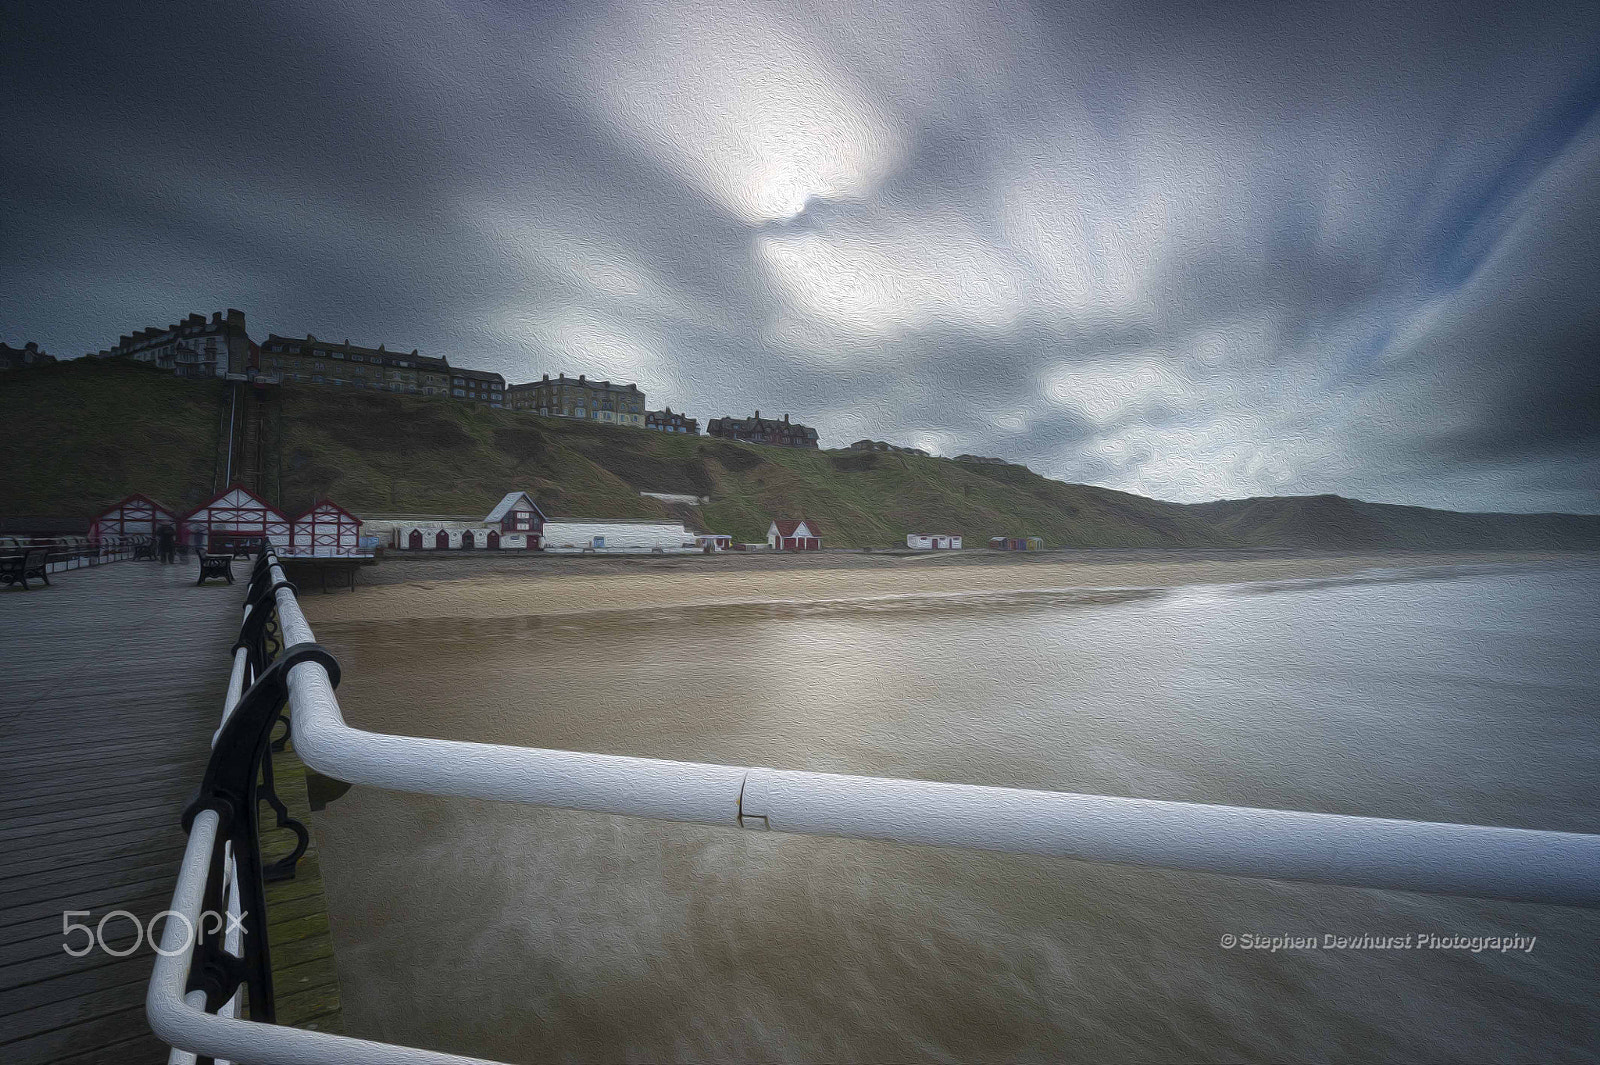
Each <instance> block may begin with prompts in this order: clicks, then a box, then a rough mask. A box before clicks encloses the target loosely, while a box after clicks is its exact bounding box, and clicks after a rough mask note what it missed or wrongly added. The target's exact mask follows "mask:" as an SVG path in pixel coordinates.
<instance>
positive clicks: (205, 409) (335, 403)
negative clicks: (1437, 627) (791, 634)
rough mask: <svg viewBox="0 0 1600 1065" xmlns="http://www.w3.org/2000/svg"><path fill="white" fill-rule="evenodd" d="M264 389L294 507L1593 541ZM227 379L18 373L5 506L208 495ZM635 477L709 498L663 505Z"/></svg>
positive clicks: (1542, 520) (1449, 520)
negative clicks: (513, 501) (501, 502)
mask: <svg viewBox="0 0 1600 1065" xmlns="http://www.w3.org/2000/svg"><path fill="white" fill-rule="evenodd" d="M268 395H269V396H270V397H271V398H270V399H269V400H268V402H269V404H270V405H271V407H272V408H273V409H272V410H271V412H270V414H271V417H270V421H271V423H272V424H273V425H274V426H279V425H281V432H282V442H281V446H280V447H279V449H278V450H279V454H278V455H277V456H275V457H276V459H277V460H278V461H269V463H268V465H269V483H268V485H267V490H266V494H267V495H268V497H269V499H271V498H272V497H273V496H274V495H280V496H281V497H280V498H277V499H276V500H274V501H275V502H276V503H277V504H278V505H279V506H280V507H281V508H282V509H284V510H286V511H288V512H291V513H294V512H298V511H299V510H300V509H302V508H304V507H305V506H307V505H309V504H310V503H312V502H313V501H315V500H316V499H318V498H320V497H323V496H327V497H330V498H332V499H334V500H336V501H338V502H340V503H342V504H344V505H345V506H347V507H349V508H350V509H351V510H353V511H355V512H356V513H357V514H360V513H362V512H368V513H371V512H383V511H399V512H416V513H460V514H482V513H485V512H487V510H488V509H489V507H490V506H491V505H492V504H493V503H494V502H495V501H497V500H498V499H499V498H500V497H501V495H503V494H504V493H505V492H507V491H509V490H511V489H525V490H527V491H528V492H530V493H532V494H533V495H534V497H535V498H536V499H538V501H539V503H540V505H541V506H542V507H543V508H544V510H545V512H546V513H547V514H549V515H551V516H552V517H632V518H666V517H669V516H670V517H676V518H682V519H684V520H686V521H687V522H688V523H689V524H690V525H691V526H693V527H695V528H698V529H701V530H704V531H715V532H724V533H730V534H732V535H733V536H734V537H735V538H736V539H739V540H748V541H760V540H764V539H765V538H766V530H767V524H768V522H769V521H770V520H771V519H772V518H774V517H791V518H797V517H804V518H809V519H812V520H814V521H815V522H816V523H817V524H818V525H819V526H820V527H821V529H822V532H823V537H824V541H825V543H827V544H829V545H831V546H836V547H862V546H872V547H887V546H892V545H903V544H904V543H905V535H906V533H908V532H923V533H935V532H937V533H954V534H958V535H961V536H964V537H966V538H967V540H968V543H969V544H974V545H976V544H980V543H982V542H983V541H984V540H986V539H987V538H988V537H990V536H996V535H1001V534H1005V535H1012V536H1041V537H1043V538H1044V540H1045V542H1046V544H1048V545H1049V546H1052V547H1209V546H1262V547H1312V548H1324V549H1332V550H1342V549H1358V550H1362V549H1373V548H1386V547H1424V548H1425V547H1439V548H1466V547H1523V546H1530V547H1553V546H1600V518H1587V517H1572V516H1565V515H1532V516H1516V515H1483V514H1453V513H1449V512H1445V511H1430V510H1423V509H1421V508H1416V507H1392V506H1382V505H1377V504H1368V503H1360V502H1356V501H1354V500H1348V499H1341V498H1339V497H1337V496H1314V497H1304V498H1270V499H1249V500H1229V501H1223V502H1218V503H1207V504H1201V505H1196V506H1182V505H1178V504H1174V503H1163V502H1160V501H1157V500H1153V499H1146V498H1143V497H1141V496H1135V495H1129V494H1127V493H1123V492H1113V491H1110V490H1107V489H1103V488H1094V487H1089V486H1085V485H1070V484H1062V483H1061V482H1059V481H1052V480H1048V479H1046V478H1044V477H1040V476H1039V475H1038V474H1035V473H1033V472H1031V471H1030V470H1027V469H1026V468H1024V467H1021V466H1011V465H984V464H970V465H969V464H963V463H957V462H953V461H951V460H948V459H936V458H925V457H921V456H916V455H906V454H899V453H894V452H854V451H820V452H818V451H797V450H790V449H787V448H773V447H759V446H755V445H748V444H735V443H731V442H728V441H722V440H713V439H709V438H707V437H690V436H680V435H669V434H665V433H651V432H645V431H642V430H638V429H624V428H615V427H609V426H602V425H596V424H589V423H582V422H573V421H567V420H564V419H559V418H541V417H538V416H537V415H532V414H525V413H521V412H516V411H506V410H492V409H489V408H487V407H481V406H478V405H475V404H467V403H456V402H450V401H443V400H438V399H424V398H420V397H407V396H395V395H386V394H382V393H376V392H354V391H349V390H344V389H334V388H320V387H315V386H298V387H289V388H285V389H275V390H272V391H271V392H269V393H268ZM227 396H228V392H227V388H226V386H224V385H223V384H222V383H221V382H190V381H180V380H177V379H174V378H173V377H171V376H170V375H168V374H165V373H162V372H159V371H156V370H152V369H149V368H147V367H143V366H136V365H129V364H126V363H119V362H104V361H100V360H76V361H72V362H66V363H60V364H56V365H47V366H44V367H38V368H33V369H29V370H24V371H15V372H11V373H7V374H6V375H5V377H4V378H0V415H3V421H0V445H3V449H4V452H5V453H6V454H7V455H14V456H17V458H18V460H19V461H17V462H16V463H15V468H14V471H13V473H12V475H10V476H8V477H7V478H5V479H3V480H0V513H4V514H8V515H20V514H28V515H41V516H43V515H49V516H55V517H82V518H83V519H84V520H85V522H87V520H88V518H89V517H90V516H92V515H93V514H95V513H98V512H99V510H100V509H102V508H103V507H104V506H106V505H107V504H109V503H113V502H115V501H116V500H118V499H120V498H122V497H123V496H125V495H127V494H129V493H131V492H144V493H146V494H148V495H152V496H154V497H156V498H157V499H160V500H162V501H164V502H166V503H168V504H169V505H171V506H174V507H185V506H193V505H195V504H198V503H200V502H203V501H204V500H205V499H206V498H207V497H208V496H209V494H210V492H211V490H212V485H213V481H214V479H215V478H216V464H215V456H216V455H217V453H218V451H219V443H218V433H219V422H220V421H221V420H222V419H223V418H224V417H225V415H226V411H227ZM277 435H278V434H277V431H276V430H275V431H274V432H273V434H272V438H273V439H274V440H276V439H277ZM280 470H281V482H280V481H279V480H278V473H279V471H280ZM640 491H654V492H681V493H692V494H694V495H702V496H710V497H711V499H712V502H711V503H709V504H707V505H705V506H703V507H668V506H666V505H664V504H662V503H660V502H659V501H656V500H653V499H645V498H642V497H640V495H639V492H640Z"/></svg>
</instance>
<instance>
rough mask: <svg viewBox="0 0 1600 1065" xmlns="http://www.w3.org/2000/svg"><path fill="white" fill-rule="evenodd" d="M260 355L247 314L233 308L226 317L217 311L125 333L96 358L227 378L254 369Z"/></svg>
mask: <svg viewBox="0 0 1600 1065" xmlns="http://www.w3.org/2000/svg"><path fill="white" fill-rule="evenodd" d="M257 355H258V352H257V350H256V346H255V345H254V344H253V343H251V341H250V338H249V337H248V336H246V335H245V329H244V312H243V311H236V310H234V309H233V308H231V307H230V308H229V309H228V311H227V314H226V315H224V314H223V312H221V311H217V312H216V313H214V314H213V315H212V316H211V317H210V319H209V320H208V319H207V318H206V316H205V315H203V314H191V315H189V317H187V318H185V319H184V320H183V321H181V322H177V323H174V324H172V325H169V326H167V327H166V328H165V329H162V328H161V327H159V326H151V327H150V328H148V329H141V330H139V331H138V332H137V333H132V334H128V333H124V334H123V335H122V337H121V338H120V339H119V340H118V341H117V344H116V346H115V347H110V348H106V349H104V350H102V351H100V352H98V353H97V354H96V358H101V359H119V358H126V359H133V360H134V361H135V362H147V363H151V364H153V365H155V366H157V367H158V368H160V369H163V370H171V371H172V372H173V373H174V374H176V375H178V376H179V377H226V376H228V375H229V374H230V373H232V374H243V373H246V372H247V371H249V370H251V369H253V368H254V367H255V365H256V358H257Z"/></svg>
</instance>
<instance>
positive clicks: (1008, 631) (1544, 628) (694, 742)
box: [316, 567, 1600, 1062]
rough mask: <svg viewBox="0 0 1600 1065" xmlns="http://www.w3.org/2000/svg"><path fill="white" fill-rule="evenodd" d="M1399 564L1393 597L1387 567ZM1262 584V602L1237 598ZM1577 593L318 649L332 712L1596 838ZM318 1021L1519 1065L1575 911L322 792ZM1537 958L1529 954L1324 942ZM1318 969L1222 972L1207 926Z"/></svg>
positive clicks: (1555, 1018)
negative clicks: (1393, 941)
mask: <svg viewBox="0 0 1600 1065" xmlns="http://www.w3.org/2000/svg"><path fill="white" fill-rule="evenodd" d="M1419 578H1425V579H1419ZM1268 593H1270V594H1268ZM1597 593H1600V568H1595V567H1564V568H1559V569H1557V568H1539V567H1535V568H1531V569H1523V570H1519V571H1501V570H1457V571H1453V572H1443V573H1442V572H1440V571H1437V570H1435V571H1430V572H1428V573H1426V574H1422V573H1412V572H1389V573H1380V574H1368V575H1363V576H1362V577H1361V578H1360V579H1356V580H1342V581H1332V582H1326V581H1322V582H1306V583H1299V584H1297V583H1294V582H1277V583H1275V584H1273V585H1239V586H1229V587H1190V588H1179V589H1167V590H1162V591H1159V592H1157V591H1144V590H1138V589H1128V590H1122V591H1117V592H1107V591H1093V592H1089V591H1083V592H1061V591H1058V592H1052V593H1004V594H997V595H983V596H958V597H948V596H947V597H906V598H895V599H887V600H884V599H880V600H873V601H868V602H861V603H840V602H835V603H830V604H821V605H808V604H768V605H752V606H737V607H714V608H700V609H693V610H676V611H646V612H640V613H635V614H594V615H580V616H567V617H545V618H509V619H494V620H450V621H433V622H429V621H416V620H396V621H386V622H363V623H340V624H324V625H319V626H318V628H317V635H318V638H319V640H321V641H322V642H323V643H325V644H328V645H329V646H331V647H332V648H334V650H335V651H336V652H337V653H338V654H339V656H340V659H341V662H342V664H343V667H344V684H343V686H342V688H341V689H340V697H341V701H342V703H343V705H344V708H345V713H346V717H347V718H348V719H349V721H350V722H351V723H352V724H354V725H358V726H362V727H368V728H374V729H380V730H386V731H396V732H409V733H413V734H418V735H427V736H441V737H449V738H453V739H473V740H485V741H491V742H501V743H518V744H528V745H537V746H548V747H560V748H571V749H578V750H593V751H602V752H607V753H616V754H632V755H642V756H655V757H665V758H679V759H690V760H697V761H712V762H724V763H731V764H740V765H767V766H774V767H778V768H803V769H815V770H823V771H832V772H859V773H874V774H882V775H890V776H907V777H919V778H923V779H930V780H948V781H959V782H967V783H979V784H996V785H1015V786H1021V787H1032V788H1046V789H1059V790H1071V791H1083V792H1101V793H1107V794H1116V795H1132V796H1140V797H1149V798H1164V799H1177V800H1193V801H1204V802H1220V803H1235V804H1241V805H1254V806H1270V807H1289V808H1298V809H1307V810H1321V811H1329V812H1335V813H1348V814H1367V815H1376V816H1388V817H1405V818H1417V819H1425V820H1440V821H1472V822H1480V823H1487V824H1500V825H1513V826H1519V827H1530V828H1549V829H1562V830H1568V831H1583V832H1596V831H1600V802H1597V800H1600V774H1597V773H1596V771H1595V769H1594V763H1595V754H1596V751H1597V750H1600V715H1597V713H1596V710H1597V705H1596V704H1597V698H1596V692H1597V691H1600V619H1597V617H1596V611H1595V603H1596V602H1597V601H1600V594H1597ZM316 830H317V833H318V837H319V840H320V842H321V845H322V850H323V865H324V877H325V880H326V883H327V890H328V895H329V906H330V910H331V913H332V919H333V923H334V934H335V941H336V945H337V950H338V964H339V972H340V979H341V985H342V992H343V996H344V1003H345V1016H346V1019H347V1023H348V1024H349V1026H350V1028H351V1030H352V1033H353V1034H359V1035H364V1036H368V1037H373V1038H380V1039H386V1040H391V1041H397V1042H404V1043H411V1044H416V1045H424V1046H430V1047H436V1048H440V1049H449V1050H455V1051H459V1052H465V1053H473V1054H481V1055H486V1056H491V1057H500V1058H505V1059H509V1060H516V1061H523V1060H526V1061H533V1060H547V1059H550V1058H570V1059H580V1060H603V1061H614V1060H648V1061H654V1060H663V1059H687V1060H705V1059H723V1060H753V1059H759V1060H829V1061H888V1060H907V1059H918V1060H952V1061H970V1060H980V1059H987V1060H994V1059H1017V1058H1032V1059H1046V1058H1049V1059H1059V1058H1063V1057H1067V1058H1072V1059H1079V1060H1089V1061H1128V1062H1135V1061H1137V1062H1146V1061H1195V1060H1309V1061H1329V1060H1339V1061H1342V1060H1386V1061H1397V1062H1399V1061H1404V1062H1415V1061H1439V1060H1470V1061H1552V1060H1582V1059H1590V1058H1592V1057H1593V1056H1594V1055H1596V1054H1597V1053H1600V967H1597V966H1596V965H1595V963H1594V958H1595V952H1596V947H1597V946H1600V914H1596V913H1591V912H1587V911H1580V910H1573V909H1563V908H1558V907H1540V906H1530V905H1520V904H1512V903H1498V902H1484V901H1475V900H1460V899H1443V898H1433V897H1427V896H1419V895H1407V894H1401V893H1393V892H1379V891H1370V890H1357V889H1348V888H1324V887H1314V886H1308V885H1290V884H1281V883H1266V882H1251V881H1244V880H1236V879H1229V878H1224V877H1217V876H1205V875H1199V874H1187V873H1177V872H1163V871H1155V870H1141V869H1131V868H1121V867H1114V866H1099V865H1090V864H1085V863H1077V862H1071V861H1066V860H1055V859H1040V858H1030V857H1015V856H1008V855H992V854H976V853H965V852H958V851H940V850H936V849H932V848H918V847H907V846H899V845H890V844H881V843H869V842H857V841H848V840H832V839H810V838H803V837H796V836H785V835H780V834H770V835H768V834H758V833H747V832H738V831H731V830H723V829H712V828H702V827H694V826H686V825H673V824H664V823H660V822H651V821H644V820H636V819H626V818H618V817H609V816H603V815H594V814H583V813H573V812H567V811H553V810H539V809H533V808H527V807H521V806H515V805H511V804H504V803H483V802H473V801H468V800H446V799H434V798H425V797H417V796H406V795H399V794H394V793H389V792H382V791H378V790H375V789H370V788H364V787H357V788H355V789H352V791H351V792H350V793H349V794H348V795H346V796H345V797H343V798H341V799H339V800H337V801H336V802H335V803H333V804H332V805H330V806H329V807H328V808H327V809H326V810H325V811H323V812H322V813H319V814H318V815H317V822H316ZM1419 933H1434V934H1437V935H1440V936H1469V937H1470V936H1484V935H1502V936H1511V935H1522V936H1537V937H1538V938H1537V941H1536V942H1535V944H1534V947H1533V950H1532V951H1531V952H1526V951H1519V952H1515V953H1493V952H1480V953H1473V952H1470V951H1466V950H1443V949H1416V948H1413V949H1407V950H1371V949H1368V950H1329V949H1322V947H1321V943H1322V941H1323V940H1322V937H1323V936H1324V935H1326V934H1335V935H1344V936H1350V935H1355V936H1360V935H1363V934H1366V935H1370V936H1374V937H1384V936H1405V935H1408V934H1409V935H1412V936H1416V935H1417V934H1419ZM1256 934H1261V935H1290V936H1296V937H1312V938H1313V939H1314V940H1315V941H1317V942H1318V944H1319V946H1318V948H1317V949H1307V948H1298V949H1288V950H1279V951H1276V952H1273V951H1270V950H1241V949H1239V948H1238V947H1237V946H1235V947H1234V948H1233V949H1224V948H1223V947H1222V946H1221V945H1220V944H1221V941H1222V938H1223V937H1224V936H1226V935H1234V936H1247V935H1256Z"/></svg>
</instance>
